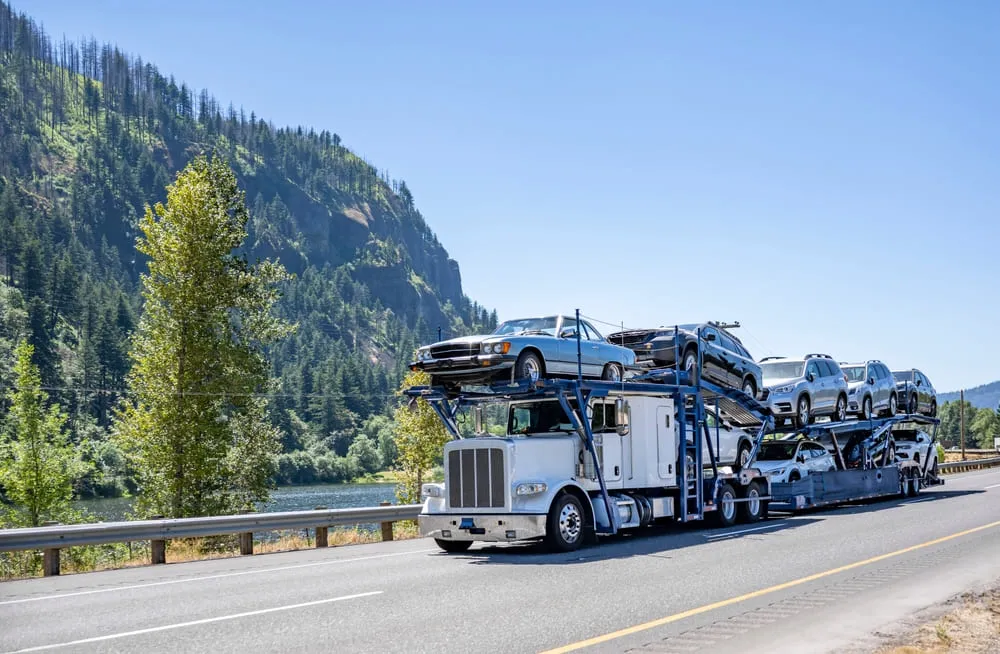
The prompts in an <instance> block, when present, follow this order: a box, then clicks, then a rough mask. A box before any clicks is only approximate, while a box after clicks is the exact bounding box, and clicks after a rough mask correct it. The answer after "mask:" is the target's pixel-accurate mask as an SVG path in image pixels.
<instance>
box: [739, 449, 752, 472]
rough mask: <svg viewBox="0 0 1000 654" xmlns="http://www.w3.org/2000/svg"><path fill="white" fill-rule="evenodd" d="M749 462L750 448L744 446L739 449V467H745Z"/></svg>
mask: <svg viewBox="0 0 1000 654" xmlns="http://www.w3.org/2000/svg"><path fill="white" fill-rule="evenodd" d="M748 463H750V450H748V449H746V448H744V449H742V450H740V467H741V468H745V467H747V464H748Z"/></svg>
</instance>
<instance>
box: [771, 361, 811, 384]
mask: <svg viewBox="0 0 1000 654" xmlns="http://www.w3.org/2000/svg"><path fill="white" fill-rule="evenodd" d="M805 365H806V362H805V361H775V362H774V363H762V364H760V372H761V374H762V376H763V377H764V382H765V383H766V382H767V380H768V379H792V378H794V377H801V376H802V368H803V367H804V366H805Z"/></svg>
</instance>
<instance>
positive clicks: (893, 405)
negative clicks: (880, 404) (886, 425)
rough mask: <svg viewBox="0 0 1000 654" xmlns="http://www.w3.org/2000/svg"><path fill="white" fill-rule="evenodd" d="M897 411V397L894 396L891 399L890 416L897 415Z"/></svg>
mask: <svg viewBox="0 0 1000 654" xmlns="http://www.w3.org/2000/svg"><path fill="white" fill-rule="evenodd" d="M896 409H897V406H896V396H895V395H893V396H892V397H890V398H889V415H892V416H894V415H896Z"/></svg>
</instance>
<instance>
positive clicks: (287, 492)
mask: <svg viewBox="0 0 1000 654" xmlns="http://www.w3.org/2000/svg"><path fill="white" fill-rule="evenodd" d="M134 501H135V500H134V499H132V498H124V497H115V498H107V499H99V500H79V501H77V502H74V503H73V504H74V507H75V508H77V509H81V510H84V511H87V512H88V513H90V514H91V515H94V516H97V517H98V519H101V520H104V521H106V522H111V521H115V520H127V519H128V517H129V516H128V514H129V512H130V511H131V509H132V504H133V502H134ZM379 502H392V503H393V504H395V503H396V485H395V484H318V485H315V486H284V487H281V488H278V489H277V490H275V491H274V492H272V493H271V501H270V502H269V503H268V504H266V505H264V506H262V507H260V510H261V511H264V512H267V513H272V512H276V511H310V510H312V509H315V508H316V507H317V506H325V507H326V508H328V509H347V508H353V507H361V506H378V505H379Z"/></svg>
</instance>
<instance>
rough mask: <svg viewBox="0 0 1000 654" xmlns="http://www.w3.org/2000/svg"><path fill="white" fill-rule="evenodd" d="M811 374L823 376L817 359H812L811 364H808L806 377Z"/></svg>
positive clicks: (818, 376) (817, 376)
mask: <svg viewBox="0 0 1000 654" xmlns="http://www.w3.org/2000/svg"><path fill="white" fill-rule="evenodd" d="M809 375H813V376H815V377H816V378H817V379H818V378H820V377H822V375H821V374H820V372H819V366H817V365H816V362H815V361H810V362H809V365H807V366H806V377H809Z"/></svg>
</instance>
